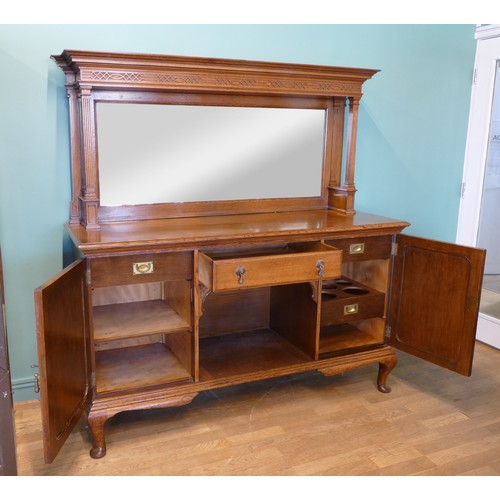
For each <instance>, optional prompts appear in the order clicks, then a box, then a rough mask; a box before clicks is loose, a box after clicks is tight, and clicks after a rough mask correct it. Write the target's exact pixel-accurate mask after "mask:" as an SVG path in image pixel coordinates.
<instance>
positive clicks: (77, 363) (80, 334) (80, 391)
mask: <svg viewBox="0 0 500 500" xmlns="http://www.w3.org/2000/svg"><path fill="white" fill-rule="evenodd" d="M84 304H85V262H84V261H77V262H75V263H74V264H72V265H71V266H69V267H67V268H66V269H65V270H64V271H62V272H61V273H60V274H58V275H57V276H56V277H55V278H54V279H52V280H50V281H49V282H47V283H45V284H44V285H42V286H41V287H39V288H38V289H36V290H35V311H36V328H37V343H38V361H39V367H40V401H41V407H42V424H43V434H44V453H45V461H46V462H47V463H51V462H52V461H53V460H54V458H55V457H56V455H57V453H58V452H59V450H60V448H61V447H62V445H63V444H64V442H65V441H66V439H67V437H68V436H69V434H70V433H71V431H72V429H73V427H74V426H75V424H76V422H77V421H78V419H79V418H80V416H81V414H82V412H83V411H84V410H85V408H86V405H87V404H88V402H89V400H90V396H91V391H90V384H89V380H90V375H89V374H90V370H89V364H88V359H89V356H88V352H87V350H88V346H89V343H88V337H87V328H86V316H85V305H84Z"/></svg>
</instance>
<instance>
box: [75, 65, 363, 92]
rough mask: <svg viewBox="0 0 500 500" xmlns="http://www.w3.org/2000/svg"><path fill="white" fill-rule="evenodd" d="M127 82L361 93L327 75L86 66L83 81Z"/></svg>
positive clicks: (81, 82) (177, 85)
mask: <svg viewBox="0 0 500 500" xmlns="http://www.w3.org/2000/svg"><path fill="white" fill-rule="evenodd" d="M117 83H120V84H123V85H124V86H127V85H128V84H134V83H142V84H144V85H145V86H146V87H153V88H154V87H158V86H161V87H162V88H167V89H168V88H177V89H183V88H185V87H189V88H193V87H194V88H210V89H224V90H227V89H241V88H249V89H255V90H257V89H260V90H267V91H269V90H271V91H276V92H282V91H290V90H292V91H294V92H296V93H299V94H300V93H306V94H308V93H310V92H314V93H320V94H325V95H332V94H340V95H345V94H348V95H353V96H359V95H360V88H361V84H360V83H358V82H356V83H353V82H332V81H328V80H324V79H316V78H312V79H305V78H304V79H301V80H298V79H297V78H296V77H294V78H293V79H288V78H279V79H278V78H269V77H268V78H265V77H255V78H246V77H244V76H235V77H231V76H226V75H224V76H220V75H214V76H212V75H197V74H195V72H194V71H193V72H192V73H191V72H190V73H186V72H182V71H175V70H174V71H172V70H170V71H168V72H154V73H153V72H151V71H136V72H130V71H109V70H88V69H82V70H81V74H80V85H83V84H85V85H95V84H113V85H116V84H117Z"/></svg>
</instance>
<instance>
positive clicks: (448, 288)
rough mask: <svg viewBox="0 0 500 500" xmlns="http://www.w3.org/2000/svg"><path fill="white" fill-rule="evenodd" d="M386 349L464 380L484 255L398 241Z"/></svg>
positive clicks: (420, 241)
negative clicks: (407, 354) (387, 347)
mask: <svg viewBox="0 0 500 500" xmlns="http://www.w3.org/2000/svg"><path fill="white" fill-rule="evenodd" d="M396 242H397V254H396V257H395V259H394V268H393V277H392V290H391V306H390V315H389V325H390V327H391V334H390V344H391V345H392V346H393V347H396V348H398V349H401V350H402V351H405V352H407V353H409V354H413V355H415V356H418V357H419V358H422V359H425V360H427V361H430V362H432V363H435V364H437V365H439V366H442V367H444V368H448V369H450V370H453V371H455V372H457V373H460V374H462V375H466V376H470V374H471V370H472V359H473V356H474V341H475V336H476V324H477V317H478V312H479V299H480V295H481V284H482V279H483V268H484V259H485V254H486V252H485V251H484V250H479V249H476V248H469V247H462V246H459V245H454V244H450V243H441V242H437V241H431V240H425V239H422V238H415V237H412V236H406V235H398V236H397V238H396Z"/></svg>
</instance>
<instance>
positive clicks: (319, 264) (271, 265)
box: [199, 242, 342, 292]
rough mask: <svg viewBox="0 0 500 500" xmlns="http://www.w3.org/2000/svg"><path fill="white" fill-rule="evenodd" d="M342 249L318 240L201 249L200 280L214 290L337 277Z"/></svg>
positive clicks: (339, 272) (339, 271)
mask: <svg viewBox="0 0 500 500" xmlns="http://www.w3.org/2000/svg"><path fill="white" fill-rule="evenodd" d="M341 268H342V251H341V250H338V249H337V248H334V247H332V246H330V245H326V244H325V243H321V242H313V243H290V244H288V245H286V246H284V247H279V248H267V249H253V250H251V251H234V252H211V253H210V252H209V253H200V258H199V277H200V281H201V282H202V283H203V284H204V285H205V286H206V287H207V288H209V289H211V290H212V291H213V292H219V291H226V290H238V289H245V288H255V287H261V286H272V285H285V284H288V283H300V282H304V281H316V280H321V279H332V278H337V277H339V276H340V274H341Z"/></svg>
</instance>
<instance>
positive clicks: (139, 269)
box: [132, 262, 154, 275]
mask: <svg viewBox="0 0 500 500" xmlns="http://www.w3.org/2000/svg"><path fill="white" fill-rule="evenodd" d="M153 271H154V264H153V262H134V263H133V264H132V273H133V274H134V275H135V274H151V273H153Z"/></svg>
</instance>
